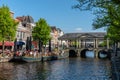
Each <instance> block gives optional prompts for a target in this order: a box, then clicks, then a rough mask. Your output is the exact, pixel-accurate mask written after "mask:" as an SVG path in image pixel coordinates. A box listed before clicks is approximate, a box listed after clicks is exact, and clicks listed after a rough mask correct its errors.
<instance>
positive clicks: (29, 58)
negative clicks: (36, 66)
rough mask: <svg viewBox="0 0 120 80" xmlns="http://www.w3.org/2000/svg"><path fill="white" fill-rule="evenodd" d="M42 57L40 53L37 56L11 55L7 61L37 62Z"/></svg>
mask: <svg viewBox="0 0 120 80" xmlns="http://www.w3.org/2000/svg"><path fill="white" fill-rule="evenodd" d="M41 59H42V57H41V55H37V56H13V58H12V59H10V60H9V62H37V61H41Z"/></svg>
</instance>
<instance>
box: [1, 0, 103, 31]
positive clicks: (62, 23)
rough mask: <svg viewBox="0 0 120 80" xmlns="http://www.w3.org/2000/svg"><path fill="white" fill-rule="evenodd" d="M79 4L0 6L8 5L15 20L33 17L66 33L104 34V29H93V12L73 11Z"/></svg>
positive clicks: (61, 0) (25, 1)
mask: <svg viewBox="0 0 120 80" xmlns="http://www.w3.org/2000/svg"><path fill="white" fill-rule="evenodd" d="M77 3H78V2H77V1H76V0H0V6H2V5H3V4H4V5H7V6H8V7H9V8H10V10H11V11H12V12H14V18H16V17H17V16H23V15H24V16H27V15H30V16H32V17H33V19H34V21H37V20H38V19H39V18H44V19H45V20H46V21H47V23H48V24H49V25H50V26H56V27H58V28H60V29H61V30H63V31H64V32H65V33H73V32H103V31H104V30H103V29H98V30H93V29H92V22H93V21H92V20H93V19H94V15H92V12H89V11H84V12H82V11H80V10H78V9H72V6H73V5H74V4H77Z"/></svg>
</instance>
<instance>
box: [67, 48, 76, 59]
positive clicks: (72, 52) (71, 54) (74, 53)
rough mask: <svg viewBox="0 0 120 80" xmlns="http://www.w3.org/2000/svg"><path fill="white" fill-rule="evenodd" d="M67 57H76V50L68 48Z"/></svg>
mask: <svg viewBox="0 0 120 80" xmlns="http://www.w3.org/2000/svg"><path fill="white" fill-rule="evenodd" d="M69 57H77V52H76V51H75V50H74V49H70V50H69Z"/></svg>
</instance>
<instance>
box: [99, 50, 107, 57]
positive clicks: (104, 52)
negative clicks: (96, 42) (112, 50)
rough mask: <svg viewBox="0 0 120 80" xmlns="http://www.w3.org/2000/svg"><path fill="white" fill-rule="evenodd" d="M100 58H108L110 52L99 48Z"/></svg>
mask: <svg viewBox="0 0 120 80" xmlns="http://www.w3.org/2000/svg"><path fill="white" fill-rule="evenodd" d="M97 57H98V58H100V59H101V58H108V57H109V52H108V51H106V50H99V51H98V56H97Z"/></svg>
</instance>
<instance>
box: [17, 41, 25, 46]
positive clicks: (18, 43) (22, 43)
mask: <svg viewBox="0 0 120 80" xmlns="http://www.w3.org/2000/svg"><path fill="white" fill-rule="evenodd" d="M17 45H25V42H22V41H18V42H17Z"/></svg>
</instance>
